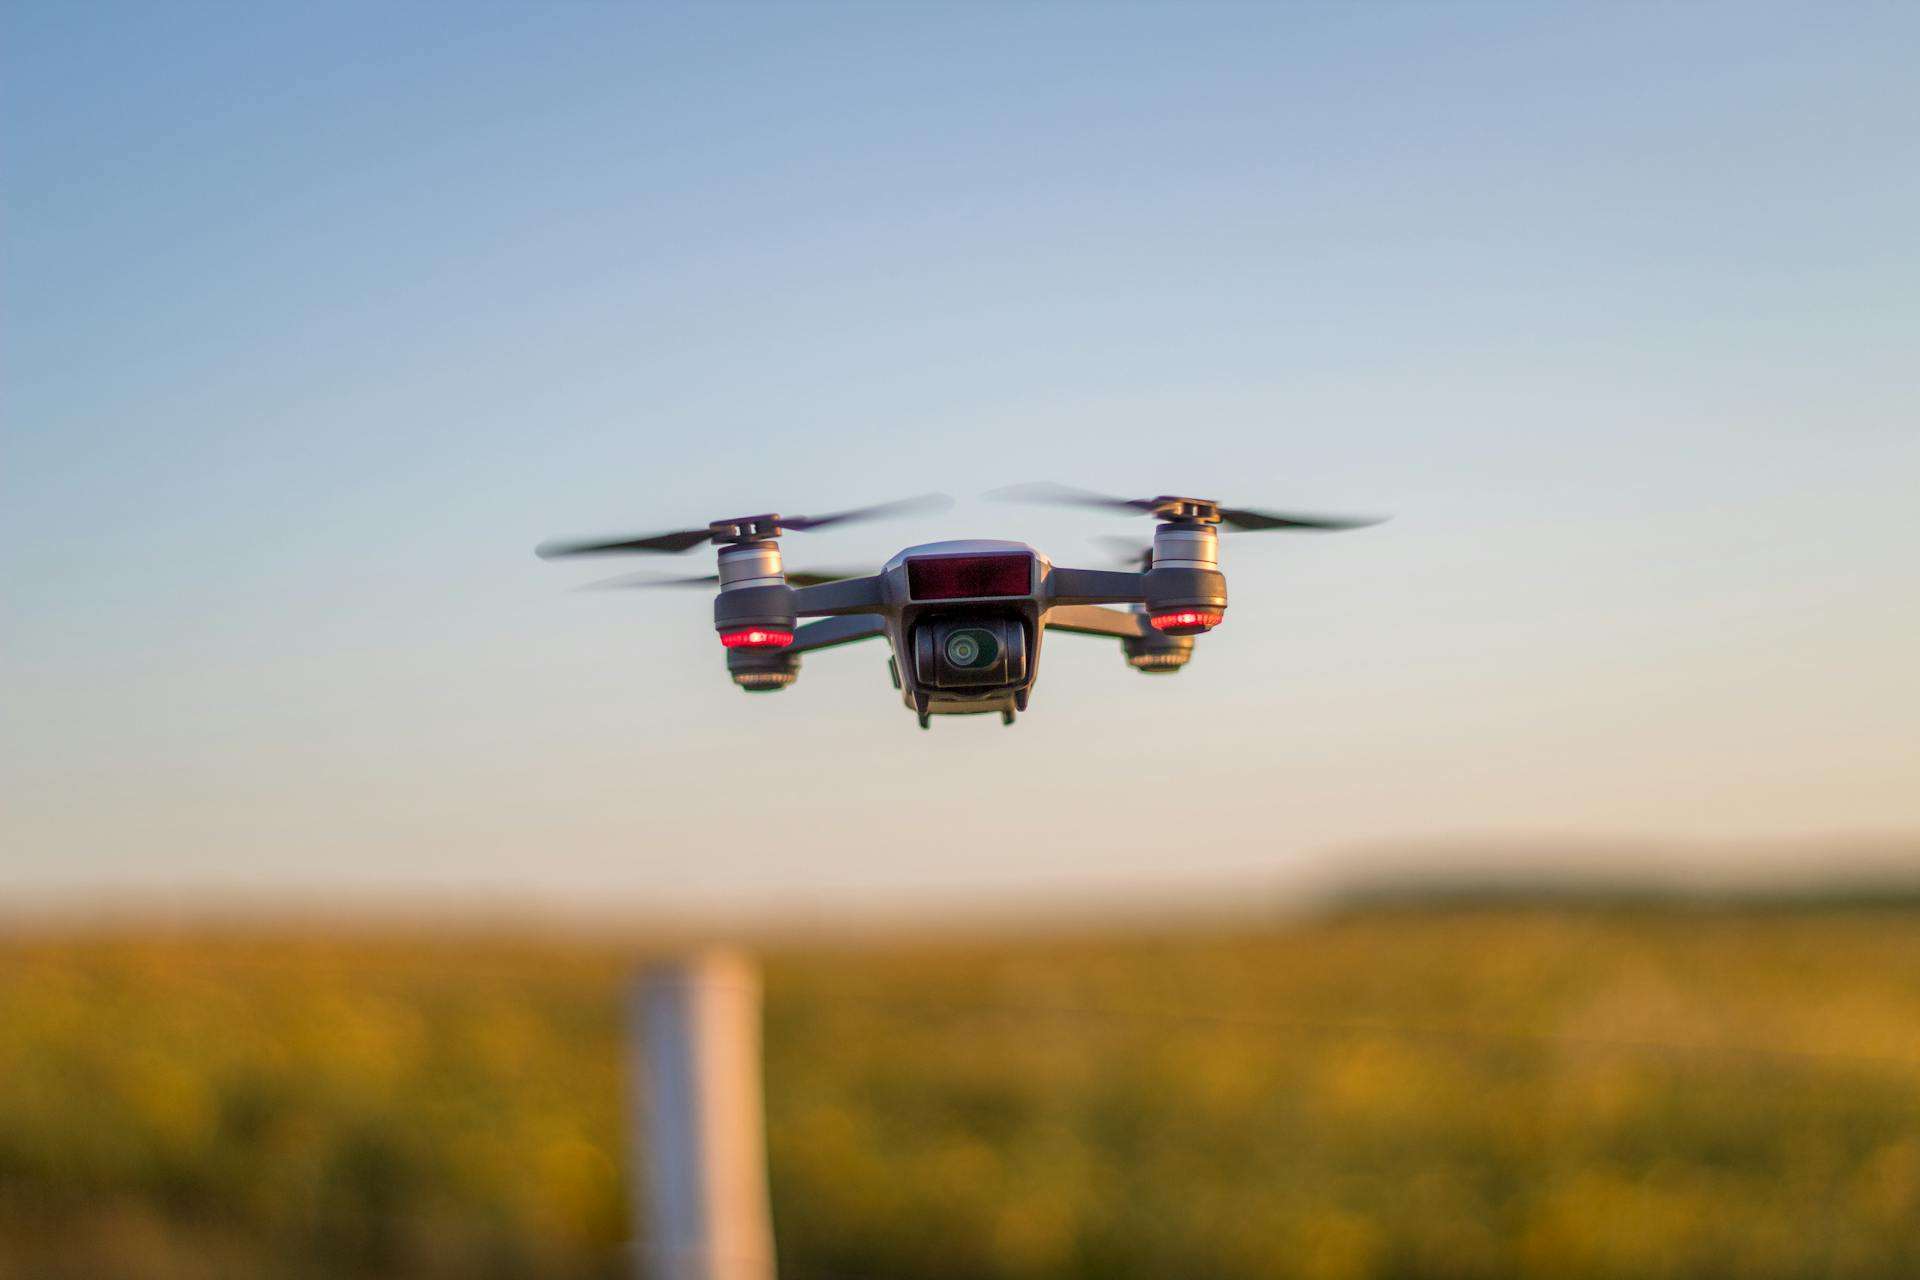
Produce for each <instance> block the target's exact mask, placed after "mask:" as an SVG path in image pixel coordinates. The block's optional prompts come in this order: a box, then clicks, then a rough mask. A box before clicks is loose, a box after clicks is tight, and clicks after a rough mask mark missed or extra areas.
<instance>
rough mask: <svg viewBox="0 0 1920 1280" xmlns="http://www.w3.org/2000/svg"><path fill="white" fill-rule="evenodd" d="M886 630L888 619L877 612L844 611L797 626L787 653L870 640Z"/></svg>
mask: <svg viewBox="0 0 1920 1280" xmlns="http://www.w3.org/2000/svg"><path fill="white" fill-rule="evenodd" d="M886 633H887V621H886V619H885V618H883V617H882V616H881V615H879V614H877V613H843V614H840V615H838V616H837V617H831V618H822V619H820V620H819V621H818V622H809V623H807V624H806V625H805V626H803V627H799V628H797V629H796V630H795V631H794V633H793V643H792V644H790V645H788V646H787V647H786V650H785V652H787V653H811V652H812V651H813V650H815V649H831V648H832V647H833V646H835V645H838V644H852V643H853V642H854V641H855V640H871V639H873V638H874V637H875V636H883V635H885V634H886Z"/></svg>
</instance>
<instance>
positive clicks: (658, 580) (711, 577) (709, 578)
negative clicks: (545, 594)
mask: <svg viewBox="0 0 1920 1280" xmlns="http://www.w3.org/2000/svg"><path fill="white" fill-rule="evenodd" d="M719 581H720V575H719V574H717V573H699V574H691V575H685V576H682V575H678V574H669V573H623V574H621V575H620V576H619V577H617V578H602V579H600V580H599V581H598V582H587V583H582V584H581V585H580V586H577V587H575V588H574V590H575V591H615V590H620V589H624V588H626V587H698V586H702V585H704V586H709V587H711V586H714V585H716V584H718V583H719Z"/></svg>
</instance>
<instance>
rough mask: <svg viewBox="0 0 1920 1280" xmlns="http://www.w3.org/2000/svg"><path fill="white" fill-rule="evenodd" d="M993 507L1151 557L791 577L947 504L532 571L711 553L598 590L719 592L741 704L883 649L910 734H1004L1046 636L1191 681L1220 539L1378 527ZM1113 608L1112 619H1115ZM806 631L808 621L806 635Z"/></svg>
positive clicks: (730, 528)
mask: <svg viewBox="0 0 1920 1280" xmlns="http://www.w3.org/2000/svg"><path fill="white" fill-rule="evenodd" d="M994 496H997V497H1002V498H1008V499H1012V500H1016V501H1029V502H1046V503H1053V504H1064V505H1070V506H1081V507H1095V508H1100V509H1104V510H1117V511H1124V512H1128V513H1131V514H1134V515H1147V516H1151V517H1152V518H1153V519H1154V520H1155V521H1156V522H1157V524H1156V526H1155V529H1154V533H1153V543H1152V545H1151V546H1150V547H1146V546H1141V547H1137V548H1130V555H1129V557H1128V558H1129V560H1130V561H1131V562H1132V563H1133V565H1134V566H1135V567H1134V568H1131V569H1125V570H1119V569H1070V568H1066V567H1063V566H1060V565H1056V564H1054V563H1053V561H1052V560H1050V559H1048V558H1047V556H1045V555H1044V554H1042V553H1041V552H1039V551H1037V550H1035V549H1034V548H1033V547H1031V546H1028V545H1027V544H1026V543H1023V542H1004V541H999V540H994V539H962V540H957V541H949V542H929V543H925V544H923V545H921V546H916V547H908V548H907V549H906V550H904V551H902V552H900V553H899V554H897V555H895V556H894V557H893V558H892V559H891V560H889V561H887V562H886V564H885V565H884V566H883V567H882V568H881V569H880V571H879V572H877V573H859V572H851V571H849V572H842V571H832V572H805V571H793V572H789V571H787V569H786V568H785V566H784V565H783V563H782V561H781V557H780V539H781V537H782V536H783V535H785V534H788V533H798V532H802V531H805V530H811V529H821V528H825V527H827V526H830V525H838V524H850V523H853V522H855V521H863V520H872V519H878V518H882V517H888V516H898V515H904V514H907V513H909V512H918V511H925V510H929V509H935V508H944V507H946V506H948V505H951V500H950V499H947V498H945V497H944V496H941V495H937V494H934V495H928V496H926V497H922V498H910V499H907V500H905V501H902V502H891V503H883V504H880V505H878V506H871V507H857V508H854V509H852V510H849V511H839V512H834V513H832V514H830V515H824V516H783V515H776V514H767V515H757V516H736V517H733V518H731V519H726V520H715V521H713V522H712V523H711V524H708V525H705V526H702V527H699V528H693V529H677V530H673V531H671V532H668V533H656V534H648V535H646V536H643V537H635V538H618V539H612V540H604V541H601V540H596V541H560V542H547V543H542V544H541V545H540V547H539V548H538V549H537V552H536V553H537V554H538V555H539V556H540V557H541V558H542V559H557V558H563V557H572V556H606V555H626V554H644V553H654V554H659V553H682V552H688V551H692V550H693V549H694V548H696V547H699V546H701V545H703V544H711V545H712V546H714V547H715V548H717V549H718V559H719V564H718V566H717V568H718V572H716V573H713V574H708V575H704V576H699V577H667V578H663V577H657V576H652V575H628V576H625V577H622V578H616V579H610V580H608V581H606V582H602V583H599V584H595V585H599V586H611V587H655V586H697V585H703V584H712V585H717V587H718V591H717V592H716V594H715V595H714V600H713V626H714V630H715V631H716V632H718V633H719V637H720V644H721V645H722V646H723V647H724V648H725V650H726V660H727V672H728V674H729V675H730V676H731V677H732V679H733V683H734V684H736V685H738V686H739V687H740V688H742V689H744V690H747V691H748V692H750V693H770V692H776V691H778V690H781V689H785V688H787V687H789V686H790V685H792V684H793V683H794V682H795V681H796V680H798V679H799V677H800V655H802V654H804V653H811V652H813V651H815V650H817V649H832V648H837V647H839V646H841V645H847V644H853V643H856V642H858V641H861V640H873V639H878V638H880V637H885V639H886V641H887V644H888V645H889V647H890V648H891V649H892V654H891V655H890V656H889V657H888V659H887V668H888V671H889V673H890V674H891V676H892V678H893V687H894V688H895V689H896V690H898V691H899V693H900V695H901V698H902V700H903V701H904V702H905V704H906V706H907V707H908V708H910V709H911V710H912V711H913V713H914V715H915V716H917V717H918V718H919V721H920V727H921V728H922V729H926V728H929V727H930V726H931V725H932V723H933V717H934V716H965V715H983V714H984V715H990V714H993V713H995V712H998V713H999V715H1000V718H1001V720H1002V722H1003V723H1005V724H1012V723H1013V722H1014V720H1015V718H1016V717H1017V716H1018V715H1019V714H1020V713H1021V712H1023V711H1025V710H1026V709H1027V701H1028V699H1029V698H1030V697H1031V696H1032V693H1033V685H1034V681H1035V679H1036V677H1037V676H1038V675H1039V670H1040V642H1041V639H1042V638H1043V637H1044V636H1045V635H1046V633H1048V632H1050V631H1060V632H1065V633H1067V634H1069V635H1083V636H1103V637H1106V638H1108V639H1113V640H1118V641H1119V642H1120V651H1121V654H1122V655H1123V656H1124V657H1125V658H1126V662H1127V665H1128V666H1129V667H1132V668H1133V669H1134V670H1135V671H1140V672H1144V673H1146V674H1149V675H1168V674H1172V673H1174V672H1177V671H1179V670H1180V669H1181V668H1182V667H1184V666H1186V665H1187V662H1188V661H1189V660H1190V659H1191V658H1192V656H1193V645H1194V637H1196V636H1199V635H1204V634H1205V633H1206V632H1208V631H1211V630H1213V629H1214V628H1215V627H1217V626H1219V625H1220V624H1221V622H1222V621H1223V620H1224V619H1225V617H1226V611H1227V580H1226V577H1225V575H1223V574H1222V573H1221V572H1220V563H1219V535H1220V530H1221V529H1223V528H1225V529H1232V530H1243V531H1252V530H1276V531H1292V532H1309V533H1325V532H1333V531H1337V530H1342V529H1357V528H1363V527H1365V526H1367V525H1371V524H1377V523H1379V521H1377V520H1366V519H1357V520H1356V519H1338V518H1331V517H1324V516H1304V515H1280V514H1276V513H1273V512H1267V511H1256V510H1253V509H1250V508H1245V507H1226V506H1222V505H1220V504H1219V503H1217V502H1214V501H1212V500H1210V499H1205V498H1185V497H1178V496H1173V495H1166V494H1163V495H1161V496H1159V497H1157V498H1110V497H1107V496H1106V495H1104V494H1098V493H1089V492H1087V491H1085V490H1081V489H1070V488H1066V487H1064V486H1060V485H1018V486H1015V487H1013V488H1011V489H1003V490H1000V491H998V492H997V493H996V494H995V495H994ZM1116 606H1118V607H1116ZM802 618H810V619H814V621H810V622H805V623H802V622H800V619H802Z"/></svg>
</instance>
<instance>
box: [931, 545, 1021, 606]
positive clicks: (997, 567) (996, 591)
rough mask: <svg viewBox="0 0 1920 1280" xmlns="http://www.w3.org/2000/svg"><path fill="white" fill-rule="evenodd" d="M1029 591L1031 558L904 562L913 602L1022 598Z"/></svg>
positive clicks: (935, 558)
mask: <svg viewBox="0 0 1920 1280" xmlns="http://www.w3.org/2000/svg"><path fill="white" fill-rule="evenodd" d="M1032 590H1033V557H1032V556H1018V555H1015V556H928V557H926V558H925V559H914V560H909V561H907V594H908V595H910V596H911V597H913V598H914V599H915V600H974V599H978V598H980V597H983V596H1024V595H1026V594H1027V593H1029V592H1030V591H1032Z"/></svg>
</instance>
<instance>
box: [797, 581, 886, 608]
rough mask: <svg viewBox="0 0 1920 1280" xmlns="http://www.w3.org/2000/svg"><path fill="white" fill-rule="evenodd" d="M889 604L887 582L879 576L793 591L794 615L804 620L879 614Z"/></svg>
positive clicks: (799, 588)
mask: <svg viewBox="0 0 1920 1280" xmlns="http://www.w3.org/2000/svg"><path fill="white" fill-rule="evenodd" d="M886 603H887V596H886V579H884V578H881V577H879V576H875V577H871V578H848V579H846V580H845V581H842V582H825V583H821V584H820V585H819V586H817V587H795V588H793V612H794V613H795V615H796V616H799V617H803V618H823V617H833V616H836V615H845V614H865V613H877V612H879V611H880V610H881V609H883V608H885V607H886Z"/></svg>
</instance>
